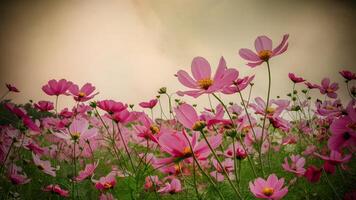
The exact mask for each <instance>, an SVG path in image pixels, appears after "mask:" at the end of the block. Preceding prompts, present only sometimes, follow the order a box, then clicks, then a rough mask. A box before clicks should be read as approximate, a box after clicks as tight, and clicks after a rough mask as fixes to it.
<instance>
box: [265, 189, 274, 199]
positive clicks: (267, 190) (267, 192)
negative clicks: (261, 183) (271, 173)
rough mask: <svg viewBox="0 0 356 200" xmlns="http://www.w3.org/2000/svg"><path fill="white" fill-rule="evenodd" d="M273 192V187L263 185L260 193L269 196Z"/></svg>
mask: <svg viewBox="0 0 356 200" xmlns="http://www.w3.org/2000/svg"><path fill="white" fill-rule="evenodd" d="M273 192H274V189H273V188H271V187H265V188H263V190H262V193H263V194H264V195H266V196H268V197H269V196H271V195H272V194H273Z"/></svg>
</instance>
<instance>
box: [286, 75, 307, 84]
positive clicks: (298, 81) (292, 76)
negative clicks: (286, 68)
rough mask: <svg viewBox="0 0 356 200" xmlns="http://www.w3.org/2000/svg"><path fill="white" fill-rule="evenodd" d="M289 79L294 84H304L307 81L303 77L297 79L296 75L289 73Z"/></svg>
mask: <svg viewBox="0 0 356 200" xmlns="http://www.w3.org/2000/svg"><path fill="white" fill-rule="evenodd" d="M288 77H289V79H290V80H291V81H293V82H294V83H302V82H304V81H305V79H303V78H301V77H297V76H296V75H295V74H294V73H288Z"/></svg>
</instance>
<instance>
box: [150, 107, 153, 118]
mask: <svg viewBox="0 0 356 200" xmlns="http://www.w3.org/2000/svg"><path fill="white" fill-rule="evenodd" d="M150 110H151V117H152V120H154V118H153V109H152V108H150Z"/></svg>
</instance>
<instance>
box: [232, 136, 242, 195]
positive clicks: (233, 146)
mask: <svg viewBox="0 0 356 200" xmlns="http://www.w3.org/2000/svg"><path fill="white" fill-rule="evenodd" d="M232 148H233V152H234V153H233V155H234V173H235V181H236V183H237V185H239V181H240V180H238V179H237V177H238V175H237V164H236V148H235V138H234V137H233V138H232ZM239 189H240V188H239Z"/></svg>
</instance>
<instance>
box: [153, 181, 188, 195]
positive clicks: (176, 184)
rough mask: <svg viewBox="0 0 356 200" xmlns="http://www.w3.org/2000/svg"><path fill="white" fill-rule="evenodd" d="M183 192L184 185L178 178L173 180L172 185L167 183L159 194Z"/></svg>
mask: <svg viewBox="0 0 356 200" xmlns="http://www.w3.org/2000/svg"><path fill="white" fill-rule="evenodd" d="M180 191H182V185H181V183H180V181H179V180H178V179H176V178H173V179H172V181H171V183H166V185H165V186H164V187H162V188H161V189H159V190H158V192H159V193H170V194H174V193H177V192H180Z"/></svg>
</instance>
